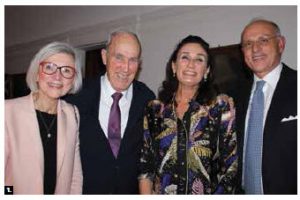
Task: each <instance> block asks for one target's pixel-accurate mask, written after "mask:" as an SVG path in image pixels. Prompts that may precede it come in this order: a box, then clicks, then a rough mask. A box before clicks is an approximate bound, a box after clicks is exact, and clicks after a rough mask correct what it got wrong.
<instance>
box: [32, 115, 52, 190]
mask: <svg viewBox="0 0 300 200" xmlns="http://www.w3.org/2000/svg"><path fill="white" fill-rule="evenodd" d="M36 114H37V119H38V122H39V128H40V134H41V140H42V144H43V149H44V194H54V192H55V185H56V149H57V137H56V136H57V120H56V119H57V116H56V114H48V113H45V112H41V111H39V110H36ZM53 120H54V121H53ZM46 126H47V127H46Z"/></svg>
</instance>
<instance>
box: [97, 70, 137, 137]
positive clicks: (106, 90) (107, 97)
mask: <svg viewBox="0 0 300 200" xmlns="http://www.w3.org/2000/svg"><path fill="white" fill-rule="evenodd" d="M100 82H101V94H100V95H101V96H100V106H99V116H98V119H99V122H100V126H101V128H102V130H103V132H104V133H105V135H106V137H108V133H107V132H108V131H107V128H108V119H109V114H110V107H111V106H112V103H113V98H112V97H111V95H112V94H114V93H115V92H116V91H115V90H114V89H113V87H112V86H111V84H110V82H109V80H108V77H107V74H105V75H104V76H102V77H101V79H100ZM99 84H100V83H99ZM132 90H133V89H132V84H131V85H130V86H129V88H128V89H127V90H125V91H123V92H122V94H123V96H122V97H121V99H120V101H119V107H120V111H121V138H123V136H124V132H125V128H126V126H127V121H128V116H129V109H130V105H131V100H132Z"/></svg>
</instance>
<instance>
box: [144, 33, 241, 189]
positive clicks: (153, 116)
mask: <svg viewBox="0 0 300 200" xmlns="http://www.w3.org/2000/svg"><path fill="white" fill-rule="evenodd" d="M210 59H211V58H210V53H209V45H208V43H206V42H205V41H204V40H203V39H202V38H200V37H198V36H188V37H186V38H184V39H183V40H182V41H181V42H180V43H179V44H178V45H177V47H176V49H175V51H174V52H173V54H172V55H171V57H170V59H169V62H168V64H167V71H166V80H165V81H164V82H163V84H162V88H161V90H160V92H159V99H158V100H153V101H151V102H150V103H149V104H148V106H147V107H146V111H145V116H144V144H143V147H142V150H141V159H140V166H141V174H140V176H139V183H140V192H141V193H142V194H151V193H154V194H222V193H233V192H234V189H235V180H236V173H237V163H238V162H237V152H236V150H237V142H236V131H235V108H234V103H233V100H232V98H230V97H228V96H227V95H225V94H220V95H217V92H216V90H215V89H214V88H213V87H212V81H211V79H212V78H211V77H212V75H211V74H210V73H209V71H210V68H211V65H210V64H209V63H210Z"/></svg>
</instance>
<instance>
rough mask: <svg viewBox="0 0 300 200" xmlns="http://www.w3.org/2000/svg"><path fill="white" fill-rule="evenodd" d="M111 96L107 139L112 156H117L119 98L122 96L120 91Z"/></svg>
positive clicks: (119, 127)
mask: <svg viewBox="0 0 300 200" xmlns="http://www.w3.org/2000/svg"><path fill="white" fill-rule="evenodd" d="M111 96H112V98H113V104H112V105H111V108H110V114H109V119H108V141H109V144H110V147H111V150H112V152H113V154H114V156H115V157H116V158H117V156H118V152H119V148H120V143H121V111H120V107H119V100H120V99H121V97H122V93H119V92H116V93H114V94H113V95H111Z"/></svg>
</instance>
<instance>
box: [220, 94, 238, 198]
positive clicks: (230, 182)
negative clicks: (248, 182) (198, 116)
mask: <svg viewBox="0 0 300 200" xmlns="http://www.w3.org/2000/svg"><path fill="white" fill-rule="evenodd" d="M217 101H218V102H217V104H218V105H217V106H218V107H219V109H218V110H219V111H220V112H221V115H220V120H219V124H218V125H219V128H218V130H219V132H218V146H217V148H218V150H217V152H218V154H219V156H217V158H216V159H217V162H216V163H217V165H218V167H217V168H218V174H217V180H218V183H217V186H216V190H215V192H214V193H215V194H222V193H225V194H226V193H227V194H228V193H233V192H234V190H235V187H236V176H237V169H238V156H237V136H236V129H235V107H234V103H233V100H232V98H231V97H228V96H227V95H221V96H219V97H218V99H217Z"/></svg>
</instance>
